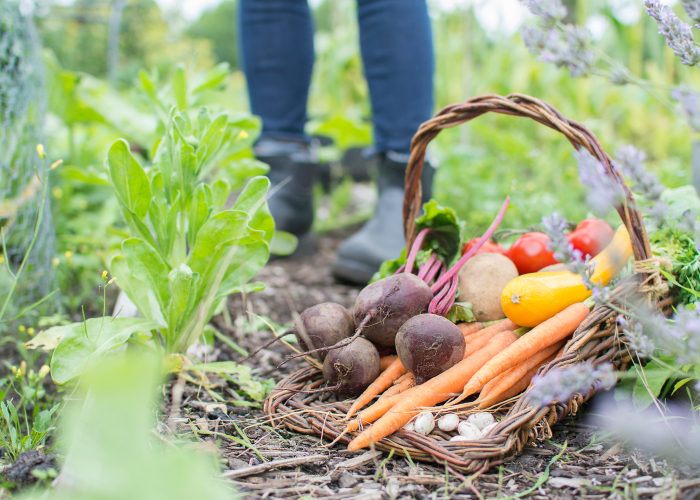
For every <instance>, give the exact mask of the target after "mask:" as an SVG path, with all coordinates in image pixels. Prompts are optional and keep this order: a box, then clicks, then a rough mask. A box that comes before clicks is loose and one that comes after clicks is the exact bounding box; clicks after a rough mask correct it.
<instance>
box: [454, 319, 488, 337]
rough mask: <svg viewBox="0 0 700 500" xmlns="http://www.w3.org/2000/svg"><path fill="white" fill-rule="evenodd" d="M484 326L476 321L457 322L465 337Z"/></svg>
mask: <svg viewBox="0 0 700 500" xmlns="http://www.w3.org/2000/svg"><path fill="white" fill-rule="evenodd" d="M483 327H484V325H482V324H481V323H479V322H478V321H474V322H472V323H457V328H459V330H460V331H461V332H462V335H464V336H465V337H469V336H470V335H472V334H474V333H476V332H478V331H479V330H481V329H482V328H483Z"/></svg>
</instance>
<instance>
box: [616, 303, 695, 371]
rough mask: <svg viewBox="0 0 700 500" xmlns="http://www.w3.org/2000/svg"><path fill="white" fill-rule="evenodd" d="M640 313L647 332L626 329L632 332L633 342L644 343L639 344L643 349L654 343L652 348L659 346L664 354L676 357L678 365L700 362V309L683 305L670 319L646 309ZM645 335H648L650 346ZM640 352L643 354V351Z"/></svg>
mask: <svg viewBox="0 0 700 500" xmlns="http://www.w3.org/2000/svg"><path fill="white" fill-rule="evenodd" d="M637 316H638V317H639V318H640V321H641V323H642V324H643V326H644V331H645V332H646V334H641V330H637V331H636V332H629V331H625V330H623V331H625V333H626V334H627V335H628V337H629V336H630V333H632V335H631V338H630V344H632V342H633V341H634V342H639V343H641V345H639V346H638V347H640V348H641V350H642V351H643V350H644V348H649V346H652V350H653V348H654V347H655V348H658V349H660V350H661V352H663V353H664V354H667V355H669V356H673V357H674V358H675V359H676V362H677V363H678V364H679V365H686V364H700V311H698V310H691V309H689V308H688V309H683V308H681V309H679V310H678V312H677V313H676V315H675V316H674V317H673V318H672V319H671V320H667V319H666V318H664V317H663V316H662V315H660V314H652V313H649V312H647V313H644V312H643V311H637ZM637 328H639V327H637ZM642 335H643V336H645V337H647V340H648V345H647V344H646V343H647V340H645V339H644V338H642ZM635 350H637V347H635ZM645 354H646V353H645ZM640 355H643V354H642V352H640Z"/></svg>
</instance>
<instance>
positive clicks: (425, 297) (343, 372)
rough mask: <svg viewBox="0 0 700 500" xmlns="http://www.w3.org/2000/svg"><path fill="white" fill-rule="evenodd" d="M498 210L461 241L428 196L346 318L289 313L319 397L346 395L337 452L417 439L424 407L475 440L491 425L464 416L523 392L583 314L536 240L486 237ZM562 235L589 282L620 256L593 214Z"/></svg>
mask: <svg viewBox="0 0 700 500" xmlns="http://www.w3.org/2000/svg"><path fill="white" fill-rule="evenodd" d="M508 203H509V200H508V199H506V200H505V201H504V203H503V205H502V206H501V209H500V211H499V213H498V214H497V216H496V218H495V220H494V222H493V223H492V224H491V226H490V227H489V228H488V229H487V230H486V232H485V233H484V234H483V235H482V236H481V237H479V238H475V239H473V240H471V241H469V242H467V243H463V241H464V240H465V238H464V233H465V230H464V227H463V225H462V224H461V223H460V222H459V221H458V220H457V218H456V216H455V214H454V212H453V211H451V210H450V209H446V208H443V207H440V206H438V205H437V204H436V203H435V202H434V201H431V202H430V203H428V204H426V205H425V206H424V215H423V216H421V217H420V218H419V219H417V220H416V226H417V228H418V233H417V237H416V239H415V241H414V243H413V244H412V246H411V248H407V249H406V251H404V252H403V254H402V255H401V256H400V257H399V259H397V260H395V261H390V262H385V263H384V264H383V265H382V267H381V269H380V271H379V273H378V275H377V276H375V281H374V282H373V283H371V284H370V285H368V286H367V287H366V288H364V289H363V290H362V291H361V292H360V294H359V296H358V297H357V301H356V303H355V308H354V313H353V314H351V313H350V312H349V311H347V310H346V309H345V308H343V307H342V306H340V305H338V304H330V303H327V304H320V305H317V306H313V307H311V308H309V309H307V310H305V311H304V312H303V313H302V314H301V315H300V317H299V321H297V322H296V326H295V328H294V329H293V330H291V332H293V333H295V334H296V337H297V339H298V341H299V344H300V346H302V348H304V349H306V350H307V351H306V352H304V353H302V354H303V355H306V356H313V357H315V358H316V359H317V360H318V361H322V362H323V377H324V379H325V381H326V382H327V388H325V389H321V390H330V391H333V392H334V393H335V394H336V395H337V396H338V397H340V398H357V399H356V400H355V401H354V402H353V403H352V405H351V406H350V408H349V410H348V412H347V415H346V417H345V420H346V422H347V427H346V432H355V431H361V432H359V434H358V435H357V436H356V437H355V438H354V439H353V440H352V441H351V442H350V444H349V445H348V449H349V450H358V449H361V448H365V447H367V446H370V445H371V443H373V442H377V441H379V440H381V439H383V438H385V437H387V436H389V435H391V434H392V433H394V432H396V431H399V430H402V429H403V430H410V431H413V432H418V433H421V434H428V433H430V432H432V431H433V429H434V428H435V416H434V415H433V412H438V413H440V417H439V419H438V421H437V425H438V429H439V430H440V431H441V432H448V433H454V435H453V436H452V440H453V441H467V440H477V439H481V438H482V437H484V436H486V435H488V433H489V432H490V431H491V430H492V429H493V428H494V425H495V421H494V418H493V416H492V415H491V414H490V413H484V412H480V413H474V411H476V410H486V409H489V410H492V411H493V409H495V408H498V405H499V404H500V403H503V402H505V401H507V400H509V399H511V398H513V397H514V396H517V395H518V394H519V393H521V392H522V391H524V390H525V389H526V388H527V387H528V385H529V384H530V381H531V379H532V377H533V376H534V375H535V374H536V372H537V370H538V369H539V368H540V367H541V366H543V365H544V364H546V363H549V362H550V361H551V360H553V359H555V358H556V357H557V356H560V355H561V354H562V352H563V348H564V345H565V343H566V342H567V340H568V339H569V338H570V337H571V335H572V334H573V333H574V331H575V330H576V329H577V328H578V326H579V325H580V324H581V322H582V321H583V320H584V319H585V318H586V316H587V315H588V314H589V312H590V308H591V307H592V304H593V302H592V301H591V300H590V299H589V297H590V295H591V291H590V290H588V289H587V288H586V287H585V286H584V284H583V283H582V277H581V276H579V275H577V274H573V273H571V272H570V271H567V270H560V267H559V266H560V265H559V266H557V262H556V260H555V259H554V257H553V255H552V252H551V251H550V250H549V249H548V238H547V236H546V235H545V234H543V233H537V232H534V233H526V234H523V235H522V236H520V238H518V240H517V241H515V243H514V244H513V245H512V246H511V248H510V249H508V250H506V249H505V248H504V247H502V246H501V245H500V244H497V243H493V242H491V241H489V240H490V238H491V236H492V234H493V233H494V231H495V230H496V229H497V227H498V225H499V224H500V222H501V220H502V219H503V216H504V214H505V211H506V209H507V207H508ZM568 240H569V242H570V243H571V244H572V245H573V246H574V247H575V248H576V249H578V250H580V251H581V252H582V253H584V254H585V255H590V256H591V257H592V260H593V261H594V262H595V272H594V274H593V275H592V277H591V279H592V280H593V281H594V282H600V283H602V284H603V285H605V284H607V283H609V282H610V280H611V279H612V278H614V277H615V276H616V275H617V274H618V273H619V272H620V270H621V269H622V268H623V267H624V266H625V265H626V264H627V262H628V260H629V258H630V257H631V255H632V247H631V243H630V238H629V235H628V233H627V230H626V229H625V227H624V226H622V227H620V228H619V229H618V230H617V231H614V230H613V228H612V227H610V226H609V225H608V224H607V223H606V222H604V221H601V220H597V219H588V220H586V221H583V222H581V223H579V224H578V226H577V227H576V228H575V229H574V230H572V231H571V232H570V233H569V235H568ZM394 349H395V353H396V354H395V355H394ZM380 352H382V353H383V354H385V355H384V356H383V357H381V356H380ZM314 363H316V364H317V366H320V365H318V362H315V361H314ZM442 403H444V404H443V405H441V404H442ZM437 405H441V406H439V407H437V408H435V407H436V406H437ZM456 405H459V406H456ZM464 408H470V409H471V411H470V413H471V415H470V416H469V418H468V419H466V420H461V421H460V416H459V415H458V414H457V413H454V412H455V411H456V410H458V409H464ZM461 413H464V412H461Z"/></svg>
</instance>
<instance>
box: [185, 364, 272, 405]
mask: <svg viewBox="0 0 700 500" xmlns="http://www.w3.org/2000/svg"><path fill="white" fill-rule="evenodd" d="M186 368H187V370H190V371H193V370H200V371H203V372H208V373H218V374H220V375H222V376H223V377H224V378H225V379H226V380H228V381H230V382H233V383H234V384H236V385H237V386H238V387H239V388H240V390H241V391H242V392H243V393H244V394H245V395H246V396H248V397H249V398H251V399H253V400H254V401H262V400H263V399H265V396H267V395H268V394H269V392H270V391H271V390H272V388H273V387H274V386H275V381H274V380H273V379H268V380H265V381H262V382H261V381H259V380H257V379H255V378H253V376H252V374H251V369H250V367H249V366H245V365H239V364H238V363H234V362H233V361H218V362H214V363H202V364H197V365H188V366H187V367H186Z"/></svg>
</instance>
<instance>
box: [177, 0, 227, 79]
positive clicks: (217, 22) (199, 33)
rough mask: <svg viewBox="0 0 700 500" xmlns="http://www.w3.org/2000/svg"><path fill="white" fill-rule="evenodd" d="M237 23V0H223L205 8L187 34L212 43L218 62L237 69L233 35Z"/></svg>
mask: <svg viewBox="0 0 700 500" xmlns="http://www.w3.org/2000/svg"><path fill="white" fill-rule="evenodd" d="M237 24H238V2H237V1H236V0H224V1H223V2H221V3H220V4H219V5H217V6H215V7H213V8H210V9H207V10H205V11H204V12H203V13H202V15H201V16H200V17H199V19H197V20H196V21H195V22H194V23H192V24H191V25H190V26H189V28H187V35H189V36H190V37H191V38H193V39H198V38H204V39H208V40H210V41H211V43H212V51H213V52H214V55H215V56H216V58H217V60H218V61H219V62H227V63H229V64H230V65H231V68H232V69H238V68H239V64H238V50H239V48H238V43H237V40H236V37H235V33H236V26H237Z"/></svg>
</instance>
